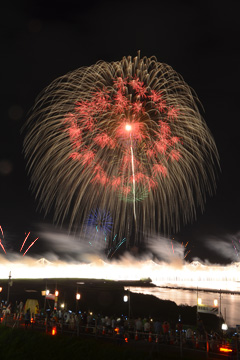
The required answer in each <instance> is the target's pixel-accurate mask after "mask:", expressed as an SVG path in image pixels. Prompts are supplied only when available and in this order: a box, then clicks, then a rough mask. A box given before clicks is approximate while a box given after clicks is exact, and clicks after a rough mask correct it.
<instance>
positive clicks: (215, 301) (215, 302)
mask: <svg viewBox="0 0 240 360" xmlns="http://www.w3.org/2000/svg"><path fill="white" fill-rule="evenodd" d="M213 304H214V306H215V307H217V306H218V301H217V299H214V301H213Z"/></svg>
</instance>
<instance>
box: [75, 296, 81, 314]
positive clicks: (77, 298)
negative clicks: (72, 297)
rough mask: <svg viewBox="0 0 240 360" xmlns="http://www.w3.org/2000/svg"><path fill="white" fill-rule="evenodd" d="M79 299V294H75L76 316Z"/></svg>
mask: <svg viewBox="0 0 240 360" xmlns="http://www.w3.org/2000/svg"><path fill="white" fill-rule="evenodd" d="M80 299H81V294H79V292H77V293H76V314H77V312H78V301H79V300H80Z"/></svg>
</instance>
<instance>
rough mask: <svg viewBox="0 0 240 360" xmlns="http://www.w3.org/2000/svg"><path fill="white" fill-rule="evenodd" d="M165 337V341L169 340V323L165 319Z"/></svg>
mask: <svg viewBox="0 0 240 360" xmlns="http://www.w3.org/2000/svg"><path fill="white" fill-rule="evenodd" d="M162 327H163V339H164V341H165V342H167V341H169V323H168V322H167V321H164V323H163V325H162Z"/></svg>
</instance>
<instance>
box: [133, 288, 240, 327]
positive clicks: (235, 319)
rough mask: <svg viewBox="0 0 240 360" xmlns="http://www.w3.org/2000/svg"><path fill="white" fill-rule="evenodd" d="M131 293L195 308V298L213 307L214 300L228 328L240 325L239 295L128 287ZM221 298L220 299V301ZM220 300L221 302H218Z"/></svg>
mask: <svg viewBox="0 0 240 360" xmlns="http://www.w3.org/2000/svg"><path fill="white" fill-rule="evenodd" d="M130 291H131V292H136V293H142V294H146V295H154V296H155V297H157V298H159V299H162V300H171V301H174V302H175V303H176V304H177V305H189V306H196V305H197V298H201V299H202V304H204V305H209V306H213V301H214V299H217V300H218V304H219V308H220V302H221V313H222V315H223V317H224V319H225V321H226V323H227V324H228V326H229V327H230V326H232V327H235V326H236V325H238V324H240V295H239V294H225V293H221V296H220V292H219V293H216V292H211V291H209V292H205V291H201V290H199V289H198V290H197V289H196V290H184V289H169V288H161V287H149V288H144V287H130ZM220 298H221V299H220ZM220 300H221V301H220Z"/></svg>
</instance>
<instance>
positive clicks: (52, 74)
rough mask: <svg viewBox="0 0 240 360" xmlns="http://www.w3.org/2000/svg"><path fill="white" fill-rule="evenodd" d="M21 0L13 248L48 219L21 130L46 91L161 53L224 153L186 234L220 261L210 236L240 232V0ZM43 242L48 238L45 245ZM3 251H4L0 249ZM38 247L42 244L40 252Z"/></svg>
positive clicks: (11, 92) (12, 83)
mask: <svg viewBox="0 0 240 360" xmlns="http://www.w3.org/2000/svg"><path fill="white" fill-rule="evenodd" d="M196 3H197V2H194V1H177V0H176V1H156V2H155V1H151V0H150V1H146V2H142V1H90V2H87V1H86V2H85V4H84V5H82V2H81V1H76V0H75V1H73V0H68V1H60V0H58V1H48V2H47V1H39V0H36V1H19V2H16V3H14V2H5V4H4V5H1V15H2V16H1V28H2V29H1V100H2V106H1V110H2V112H1V114H2V119H1V129H2V130H1V142H0V149H1V151H0V191H1V193H0V204H1V205H0V225H1V226H2V228H3V230H4V234H5V246H6V247H7V248H8V249H11V248H12V249H15V246H16V244H18V242H19V243H21V241H22V240H23V238H24V233H25V232H26V231H32V230H33V231H34V224H35V223H36V222H44V218H43V214H41V213H39V212H37V211H36V207H37V203H36V201H35V200H34V196H33V195H32V194H31V192H30V191H29V177H28V176H27V173H26V170H25V161H24V159H23V155H22V141H23V137H22V135H21V133H20V130H21V128H22V126H23V124H24V122H25V121H26V119H27V114H28V111H29V110H30V108H31V106H32V105H33V103H34V100H35V98H36V96H37V95H38V94H39V92H40V91H41V90H42V89H43V88H44V87H46V86H47V85H48V84H49V83H50V82H51V81H53V80H54V79H55V78H56V77H58V76H61V75H63V74H65V73H67V72H69V71H72V70H75V69H77V68H79V67H82V66H90V65H92V64H94V63H96V62H97V61H98V60H104V61H107V62H111V61H117V60H121V59H122V57H123V56H127V55H131V56H132V57H135V56H136V54H137V51H138V50H140V51H141V55H142V56H147V57H149V56H152V55H155V56H156V57H157V59H158V61H159V62H164V63H167V64H169V65H171V66H172V67H173V68H174V69H175V70H176V71H177V72H179V73H180V74H181V75H182V76H183V78H184V79H185V81H186V82H187V83H188V84H189V85H190V86H191V87H192V88H193V89H194V90H195V91H196V93H197V95H198V97H199V99H200V101H201V103H202V105H203V107H204V113H203V115H204V118H205V120H206V122H207V125H208V127H209V128H210V130H211V132H212V134H213V136H214V138H215V141H216V144H217V147H218V151H219V154H220V161H221V173H219V176H218V182H217V193H216V195H215V196H214V197H213V198H208V200H207V203H206V209H205V212H204V214H201V213H200V212H199V213H198V218H197V221H196V222H194V223H193V224H189V225H188V226H186V227H184V228H183V229H182V231H181V233H180V234H178V235H177V237H178V238H179V240H181V241H184V242H187V241H190V243H191V247H192V249H191V254H192V256H199V257H202V258H209V259H210V260H216V261H217V254H214V253H213V254H210V253H209V252H208V249H207V246H206V242H207V240H206V239H208V238H210V237H213V236H215V237H217V238H218V237H219V238H220V237H225V236H226V235H228V234H237V233H238V232H239V155H240V152H239V128H240V126H239V64H240V61H239V60H240V49H239V47H240V46H239V35H240V30H239V12H238V6H237V5H238V4H237V2H235V1H228V2H225V3H221V4H220V2H219V1H208V2H202V4H201V5H196ZM39 246H40V245H39ZM0 250H1V249H0ZM37 250H38V248H37V245H36V251H37Z"/></svg>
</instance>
